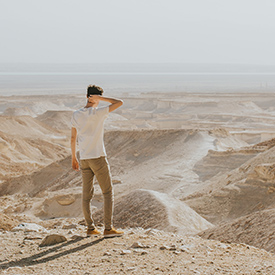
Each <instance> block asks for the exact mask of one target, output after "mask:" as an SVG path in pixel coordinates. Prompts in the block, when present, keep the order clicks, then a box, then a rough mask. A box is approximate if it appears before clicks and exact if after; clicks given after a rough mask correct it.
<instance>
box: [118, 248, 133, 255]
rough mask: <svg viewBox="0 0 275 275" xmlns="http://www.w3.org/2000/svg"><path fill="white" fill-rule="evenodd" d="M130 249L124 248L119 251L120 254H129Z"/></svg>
mask: <svg viewBox="0 0 275 275" xmlns="http://www.w3.org/2000/svg"><path fill="white" fill-rule="evenodd" d="M131 253H132V252H131V250H127V249H124V250H122V251H121V252H120V255H126V254H131Z"/></svg>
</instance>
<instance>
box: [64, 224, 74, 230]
mask: <svg viewBox="0 0 275 275" xmlns="http://www.w3.org/2000/svg"><path fill="white" fill-rule="evenodd" d="M76 228H77V225H76V224H65V225H63V227H62V229H76Z"/></svg>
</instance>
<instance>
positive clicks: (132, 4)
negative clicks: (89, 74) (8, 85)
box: [0, 0, 275, 65]
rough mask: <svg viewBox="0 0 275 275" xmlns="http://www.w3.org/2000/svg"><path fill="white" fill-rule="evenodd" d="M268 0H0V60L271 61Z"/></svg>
mask: <svg viewBox="0 0 275 275" xmlns="http://www.w3.org/2000/svg"><path fill="white" fill-rule="evenodd" d="M274 11H275V1H274V0H98V1H95V0H0V33H1V42H0V62H55V63H59V62H61V63H62V62H65V63H74V62H89V63H92V62H100V63H101V62H183V63H243V64H270V65H275V54H274V52H275V36H274V34H275V16H274Z"/></svg>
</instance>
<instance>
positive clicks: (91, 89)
mask: <svg viewBox="0 0 275 275" xmlns="http://www.w3.org/2000/svg"><path fill="white" fill-rule="evenodd" d="M102 94H103V89H102V88H101V87H99V86H96V85H89V86H88V87H87V97H89V96H90V95H102Z"/></svg>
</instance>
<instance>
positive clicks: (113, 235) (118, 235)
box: [103, 234, 124, 238]
mask: <svg viewBox="0 0 275 275" xmlns="http://www.w3.org/2000/svg"><path fill="white" fill-rule="evenodd" d="M123 235H124V234H107V235H103V237H104V238H111V237H121V236H123Z"/></svg>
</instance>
